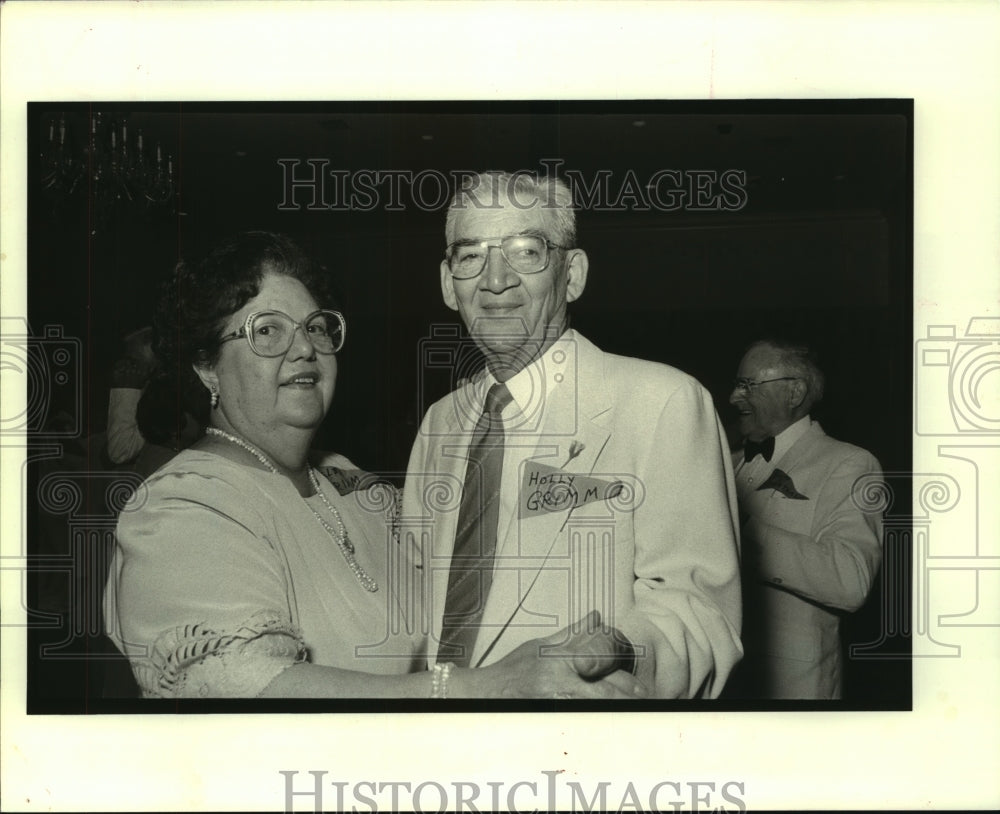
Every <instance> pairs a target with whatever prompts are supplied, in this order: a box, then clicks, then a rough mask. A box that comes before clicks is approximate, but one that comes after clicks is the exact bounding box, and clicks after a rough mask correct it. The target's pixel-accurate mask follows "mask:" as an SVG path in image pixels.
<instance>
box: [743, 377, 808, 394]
mask: <svg viewBox="0 0 1000 814" xmlns="http://www.w3.org/2000/svg"><path fill="white" fill-rule="evenodd" d="M800 378H801V377H800V376H779V377H778V378H777V379H764V380H763V381H760V382H755V381H754V380H753V379H736V381H734V382H733V389H734V390H735V391H736V392H737V393H739V394H740V395H741V396H746V395H749V394H750V393H753V392H755V391H756V389H757V388H758V387H759V386H760V385H762V384H770V383H771V382H794V381H797V380H798V379H800Z"/></svg>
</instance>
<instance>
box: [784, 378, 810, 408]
mask: <svg viewBox="0 0 1000 814" xmlns="http://www.w3.org/2000/svg"><path fill="white" fill-rule="evenodd" d="M789 384H790V385H791V387H789V388H788V406H789V407H790V408H791V409H792V410H797V409H798V408H799V407H800V406H802V402H804V401H805V400H806V395H807V394H808V392H809V388H808V387H807V386H806V383H805V381H804V380H803V379H795V380H793V381H791V382H789Z"/></svg>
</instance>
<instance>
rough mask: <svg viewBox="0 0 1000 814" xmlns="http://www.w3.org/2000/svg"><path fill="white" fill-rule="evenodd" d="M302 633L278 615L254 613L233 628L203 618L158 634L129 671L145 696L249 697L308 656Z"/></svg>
mask: <svg viewBox="0 0 1000 814" xmlns="http://www.w3.org/2000/svg"><path fill="white" fill-rule="evenodd" d="M307 659H308V651H307V650H306V646H305V643H304V642H303V640H302V634H301V632H300V631H299V630H298V629H297V628H295V627H293V626H292V625H291V624H290V623H289V622H288V620H287V619H283V618H281V617H280V616H278V615H277V614H274V613H270V612H266V611H265V612H261V613H257V614H255V615H254V616H253V617H251V618H250V619H248V620H247V621H246V622H244V623H243V624H242V625H239V626H238V627H237V628H236V629H235V630H233V631H218V630H214V629H212V628H211V627H209V626H208V625H206V624H204V623H198V624H192V625H183V626H181V627H176V628H172V629H170V630H166V631H164V632H163V633H161V634H160V635H159V636H158V637H157V639H156V642H155V643H154V645H153V649H152V653H151V655H150V656H149V658H134V659H133V661H132V672H133V673H134V675H135V678H136V681H137V682H138V683H139V686H140V687H141V688H142V693H143V695H144V696H145V697H147V698H253V697H256V696H258V695H260V693H261V692H263V691H264V689H265V688H266V687H267V685H268V684H270V683H271V681H273V680H274V678H275V677H276V676H277V675H278V674H279V673H281V672H283V671H284V670H286V669H287V668H288V667H291V666H292V665H293V664H297V663H299V662H303V661H306V660H307Z"/></svg>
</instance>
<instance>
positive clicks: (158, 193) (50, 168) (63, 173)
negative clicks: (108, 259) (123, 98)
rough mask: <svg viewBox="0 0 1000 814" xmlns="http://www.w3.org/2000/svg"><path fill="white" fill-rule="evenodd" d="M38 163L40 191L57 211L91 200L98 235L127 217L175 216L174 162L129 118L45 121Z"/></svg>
mask: <svg viewBox="0 0 1000 814" xmlns="http://www.w3.org/2000/svg"><path fill="white" fill-rule="evenodd" d="M81 120H82V121H81ZM81 124H83V128H81ZM81 129H83V132H82V133H81V132H80V131H81ZM40 161H41V167H40V174H39V177H40V185H41V191H42V193H43V195H44V196H45V197H46V198H47V199H49V200H50V202H51V203H52V205H53V208H54V209H56V210H60V209H62V208H64V207H66V206H68V205H69V203H70V201H72V200H73V199H86V200H88V201H89V202H90V205H91V214H92V215H93V218H92V220H91V223H92V228H93V230H94V231H97V229H98V228H106V227H107V226H109V225H110V224H111V223H112V222H113V221H114V220H115V219H116V218H117V216H118V215H119V214H122V213H124V212H146V213H149V214H154V213H157V214H169V215H172V214H174V213H175V212H176V197H177V185H176V181H175V177H174V161H173V157H172V156H170V155H168V154H166V153H165V152H164V149H163V146H162V144H161V143H160V142H159V141H157V142H156V143H155V144H153V143H151V142H150V140H149V139H148V137H147V136H146V135H145V134H144V133H143V131H142V129H140V128H137V127H131V126H130V122H129V116H128V115H119V116H115V117H111V116H106V115H104V114H103V113H100V112H91V113H90V114H89V115H86V116H81V115H79V114H73V113H57V114H52V115H50V116H49V117H48V118H47V120H45V121H43V134H42V144H41V155H40Z"/></svg>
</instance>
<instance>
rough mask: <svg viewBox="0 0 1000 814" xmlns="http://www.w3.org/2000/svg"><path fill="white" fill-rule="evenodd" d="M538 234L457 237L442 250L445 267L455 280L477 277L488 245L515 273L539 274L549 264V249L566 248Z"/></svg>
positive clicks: (487, 253) (484, 260)
mask: <svg viewBox="0 0 1000 814" xmlns="http://www.w3.org/2000/svg"><path fill="white" fill-rule="evenodd" d="M567 248H569V247H568V246H560V245H559V244H557V243H553V242H552V241H551V240H547V239H546V238H544V237H542V236H541V235H509V236H507V237H497V238H493V239H492V240H456V241H455V242H454V243H452V244H451V245H450V246H448V248H447V250H446V251H445V259H446V260H447V261H448V270H449V271H450V272H451V276H452V277H454V278H455V279H456V280H471V279H472V278H473V277H478V276H479V275H480V274H481V273H482V271H483V269H484V268H486V260H487V258H488V257H489V254H490V249H499V250H500V254H501V255H502V256H503V259H504V260H505V261H506V263H507V265H508V266H510V267H511V268H512V269H514V271H516V272H517V273H518V274H538V273H539V272H540V271H545V269H546V268H548V265H549V249H567Z"/></svg>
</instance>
